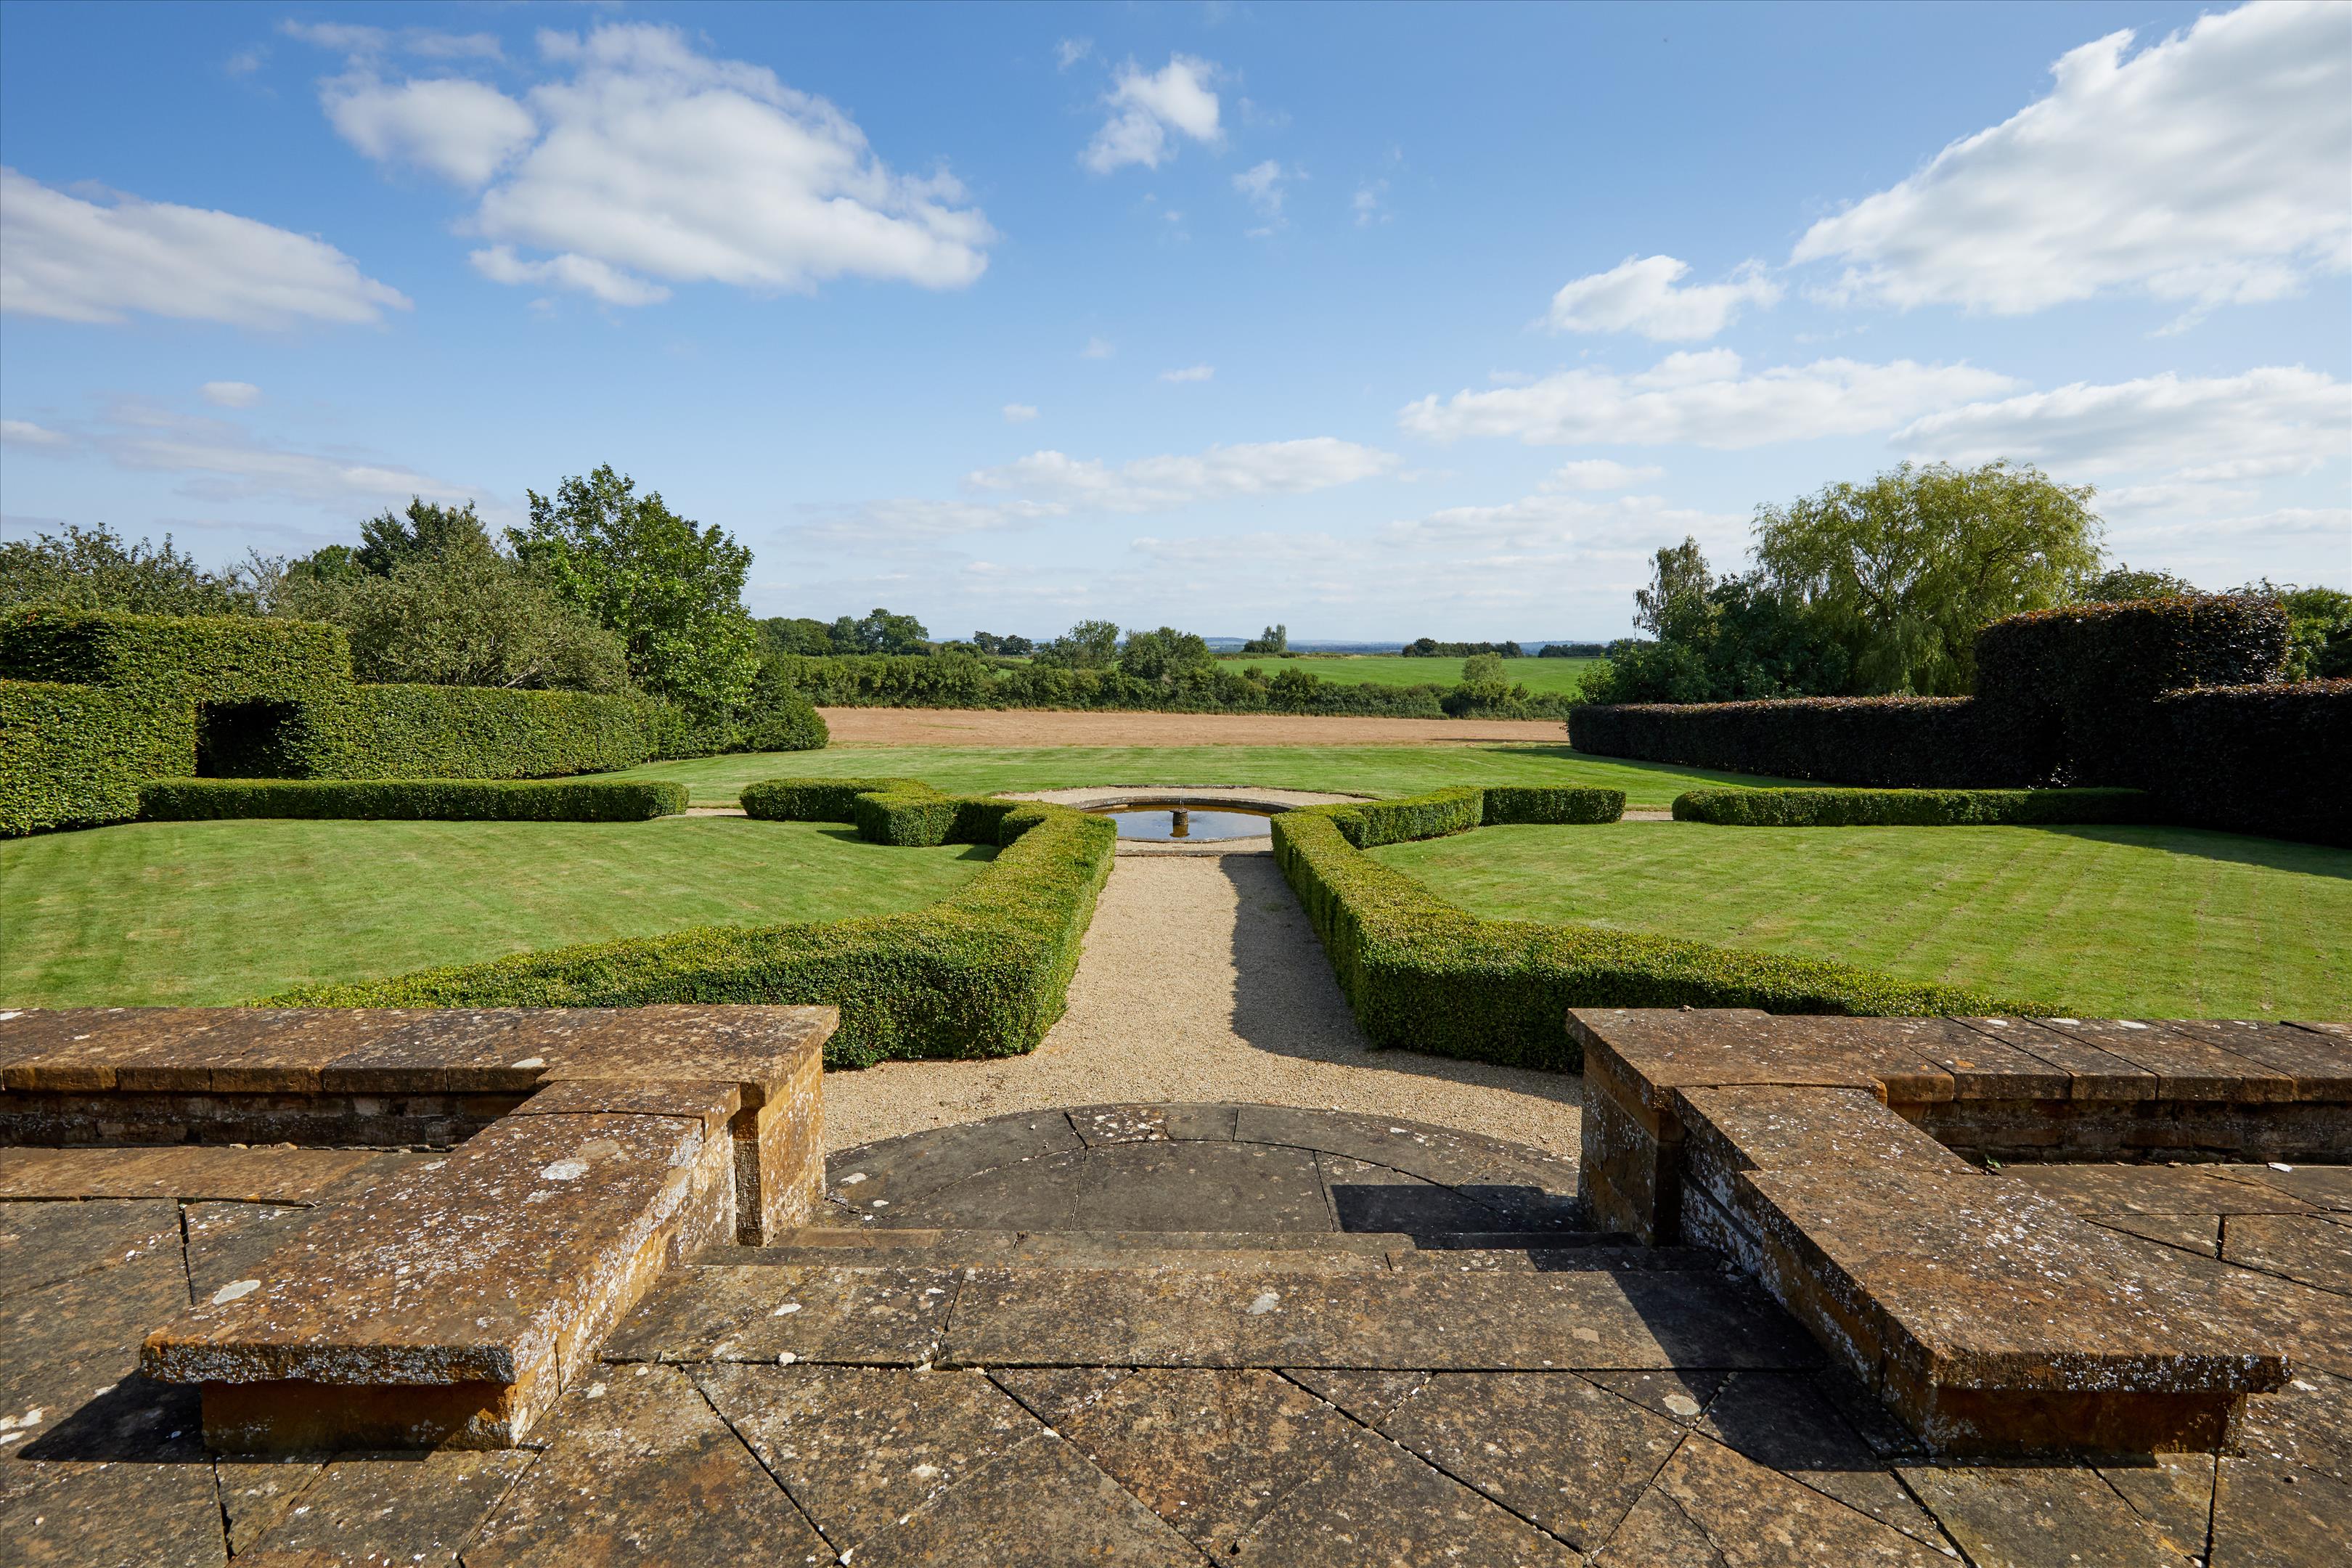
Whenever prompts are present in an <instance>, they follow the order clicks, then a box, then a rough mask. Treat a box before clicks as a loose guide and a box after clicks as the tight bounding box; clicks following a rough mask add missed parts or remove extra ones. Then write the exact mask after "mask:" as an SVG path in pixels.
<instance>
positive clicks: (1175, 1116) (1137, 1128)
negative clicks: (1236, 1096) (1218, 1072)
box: [1068, 1105, 1242, 1148]
mask: <svg viewBox="0 0 2352 1568" xmlns="http://www.w3.org/2000/svg"><path fill="white" fill-rule="evenodd" d="M1241 1110H1242V1108H1241V1107H1240V1106H1238V1105H1082V1106H1079V1107H1078V1108H1076V1110H1071V1111H1070V1112H1068V1115H1069V1119H1070V1126H1071V1128H1072V1129H1073V1130H1074V1131H1076V1133H1077V1135H1078V1136H1079V1137H1080V1138H1082V1139H1084V1140H1085V1141H1086V1142H1087V1147H1088V1148H1101V1147H1103V1146H1104V1145H1106V1144H1110V1143H1153V1142H1225V1143H1229V1142H1233V1137H1234V1117H1235V1116H1236V1115H1238V1114H1239V1113H1240V1111H1241Z"/></svg>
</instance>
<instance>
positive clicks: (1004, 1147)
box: [825, 1111, 1086, 1225]
mask: <svg viewBox="0 0 2352 1568" xmlns="http://www.w3.org/2000/svg"><path fill="white" fill-rule="evenodd" d="M1085 1147H1086V1144H1085V1142H1084V1141H1083V1140H1081V1139H1080V1138H1079V1137H1078V1135H1077V1133H1076V1132H1075V1131H1071V1128H1070V1119H1069V1118H1068V1117H1066V1116H1065V1115H1063V1114H1062V1113H1061V1112H1059V1111H1039V1112H1035V1113H1034V1114H1022V1115H1016V1116H998V1117H992V1118H991V1119H990V1120H988V1121H973V1122H968V1123H966V1124H964V1125H961V1126H957V1127H941V1128H936V1129H934V1130H932V1131H928V1132H909V1133H908V1134H907V1135H906V1136H905V1137H902V1138H890V1139H886V1140H884V1141H883V1142H879V1143H867V1144H865V1145H862V1146H861V1147H858V1148H856V1149H849V1150H845V1151H843V1152H841V1153H838V1154H835V1155H833V1156H831V1157H830V1158H829V1159H827V1160H826V1161H825V1195H826V1196H827V1197H829V1198H831V1199H832V1200H833V1201H835V1203H838V1204H841V1205H844V1206H845V1207H847V1208H850V1209H853V1210H855V1211H856V1213H857V1214H858V1215H859V1216H860V1217H861V1218H870V1219H872V1220H873V1221H874V1223H879V1224H892V1225H895V1224H900V1223H905V1224H910V1225H918V1224H929V1223H931V1222H929V1221H921V1220H905V1221H901V1220H900V1219H899V1218H898V1217H897V1216H895V1215H891V1214H890V1213H889V1211H890V1210H891V1209H892V1208H893V1207H896V1208H900V1209H907V1208H910V1207H911V1205H914V1204H915V1203H916V1201H917V1200H919V1199H920V1198H923V1197H926V1196H928V1195H929V1194H932V1193H936V1192H938V1191H940V1190H941V1189H942V1188H945V1187H949V1186H952V1185H956V1184H961V1183H964V1182H967V1181H970V1180H971V1179H972V1178H973V1177H975V1176H978V1175H980V1174H982V1173H984V1172H988V1171H994V1170H997V1169H1000V1168H1001V1167H1003V1166H1006V1165H1017V1164H1019V1163H1022V1162H1023V1161H1024V1160H1033V1159H1035V1158H1037V1157H1038V1156H1040V1155H1045V1154H1062V1153H1067V1152H1071V1151H1072V1150H1076V1149H1083V1148H1085Z"/></svg>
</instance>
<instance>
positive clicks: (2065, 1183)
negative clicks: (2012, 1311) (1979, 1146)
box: [2004, 1165, 2313, 1215]
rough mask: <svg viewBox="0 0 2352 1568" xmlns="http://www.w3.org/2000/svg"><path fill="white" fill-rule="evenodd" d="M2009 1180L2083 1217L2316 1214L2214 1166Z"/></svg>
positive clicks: (2059, 1170)
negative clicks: (2235, 1178) (2116, 1215)
mask: <svg viewBox="0 0 2352 1568" xmlns="http://www.w3.org/2000/svg"><path fill="white" fill-rule="evenodd" d="M2004 1175H2005V1177H2006V1179H2007V1180H2009V1181H2011V1182H2013V1183H2015V1184H2017V1185H2019V1186H2021V1187H2024V1188H2027V1189H2028V1190H2030V1191H2032V1192H2034V1193H2038V1194H2041V1195H2042V1196H2043V1197H2047V1198H2053V1199H2055V1200H2056V1201H2057V1202H2059V1203H2062V1204H2064V1205H2066V1206H2067V1207H2069V1208H2071V1209H2074V1210H2075V1211H2077V1212H2078V1213H2083V1214H2134V1215H2225V1214H2310V1213H2312V1212H2313V1205H2310V1204H2308V1203H2305V1201H2304V1200H2303V1199H2301V1198H2298V1197H2296V1196H2294V1195H2293V1194H2290V1193H2288V1192H2285V1191H2284V1190H2282V1189H2280V1188H2277V1187H2273V1186H2272V1185H2271V1184H2268V1183H2263V1182H2240V1181H2231V1179H2229V1178H2228V1177H2227V1176H2226V1175H2224V1174H2223V1173H2222V1172H2221V1167H2218V1166H2210V1165H2011V1166H2009V1167H2008V1168H2007V1170H2006V1171H2005V1173H2004Z"/></svg>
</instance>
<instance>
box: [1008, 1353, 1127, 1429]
mask: <svg viewBox="0 0 2352 1568" xmlns="http://www.w3.org/2000/svg"><path fill="white" fill-rule="evenodd" d="M988 1375H989V1377H990V1379H991V1380H992V1381H993V1382H994V1383H995V1384H996V1385H997V1386H998V1387H999V1388H1002V1389H1003V1390H1004V1392H1005V1393H1007V1394H1011V1395H1013V1398H1015V1399H1017V1400H1019V1401H1020V1402H1021V1403H1022V1405H1024V1407H1025V1408H1026V1409H1027V1410H1028V1412H1029V1413H1030V1414H1031V1415H1034V1416H1035V1417H1037V1419H1038V1420H1040V1421H1042V1422H1044V1423H1045V1425H1046V1426H1053V1427H1056V1428H1058V1427H1059V1426H1061V1425H1062V1424H1063V1423H1064V1422H1066V1421H1070V1420H1074V1419H1076V1417H1077V1416H1078V1415H1081V1414H1082V1413H1084V1412H1085V1411H1087V1410H1089V1409H1091V1408H1093V1407H1094V1405H1096V1404H1097V1403H1098V1402H1100V1400H1101V1399H1102V1397H1103V1395H1104V1394H1107V1393H1108V1392H1109V1391H1110V1387H1111V1385H1112V1384H1115V1383H1118V1381H1119V1380H1120V1379H1122V1378H1127V1377H1132V1376H1134V1375H1135V1369H1134V1368H1133V1367H1127V1366H1007V1367H999V1368H997V1369H996V1370H995V1371H993V1372H992V1373H989V1374H988Z"/></svg>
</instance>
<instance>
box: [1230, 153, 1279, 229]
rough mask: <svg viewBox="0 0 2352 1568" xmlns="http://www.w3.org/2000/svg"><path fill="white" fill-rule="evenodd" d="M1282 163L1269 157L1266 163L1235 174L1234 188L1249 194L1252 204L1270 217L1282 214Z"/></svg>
mask: <svg viewBox="0 0 2352 1568" xmlns="http://www.w3.org/2000/svg"><path fill="white" fill-rule="evenodd" d="M1282 178H1283V176H1282V165H1281V164H1279V163H1276V162H1275V161H1274V160H1273V159H1271V158H1268V159H1267V160H1266V161H1265V163H1259V164H1255V165H1254V166H1253V167H1250V168H1247V169H1244V170H1243V171H1242V172H1241V173H1240V174H1235V175H1234V189H1235V190H1237V191H1239V192H1240V193H1241V194H1242V195H1245V196H1247V197H1248V198H1249V200H1250V205H1252V206H1254V207H1255V208H1257V210H1258V212H1259V213H1260V214H1261V215H1262V216H1265V217H1268V218H1273V219H1279V218H1280V217H1281V216H1282V197H1283V190H1282Z"/></svg>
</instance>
